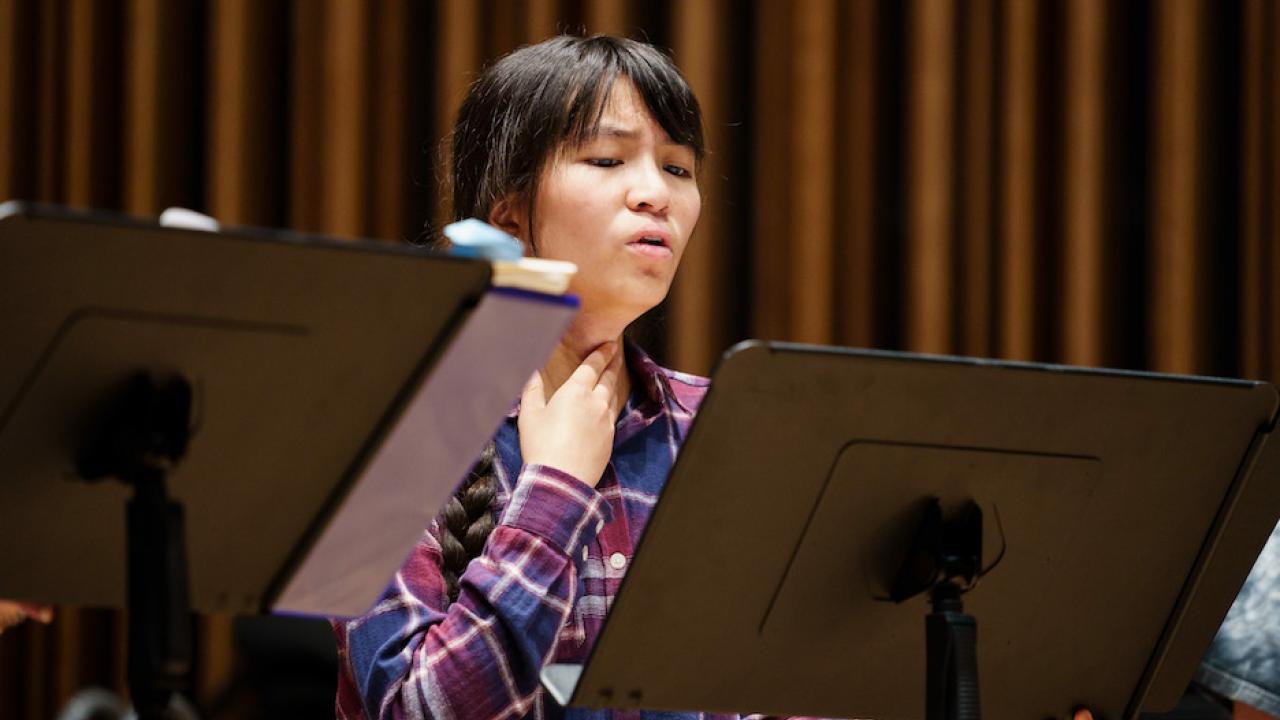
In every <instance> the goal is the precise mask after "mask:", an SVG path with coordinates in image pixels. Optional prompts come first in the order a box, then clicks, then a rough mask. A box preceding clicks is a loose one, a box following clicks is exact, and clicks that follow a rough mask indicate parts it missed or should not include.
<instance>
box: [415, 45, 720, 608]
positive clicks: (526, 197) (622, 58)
mask: <svg viewBox="0 0 1280 720" xmlns="http://www.w3.org/2000/svg"><path fill="white" fill-rule="evenodd" d="M619 77H625V78H627V79H628V80H630V81H631V83H632V84H633V85H634V86H635V88H636V90H637V91H638V92H639V94H640V97H641V98H642V99H643V101H644V104H645V106H646V107H647V109H648V110H649V112H650V113H651V114H652V115H653V118H654V119H655V120H656V121H657V122H658V124H659V125H661V126H662V129H663V130H664V131H665V132H666V133H667V135H668V137H670V138H671V139H672V140H673V141H675V142H676V143H679V144H681V145H687V146H689V147H690V148H692V149H693V152H694V157H695V159H696V160H697V161H698V162H699V163H700V162H701V161H702V158H703V156H704V155H705V143H704V141H703V134H702V111H701V109H700V108H699V106H698V100H697V98H696V97H694V94H693V90H691V89H690V88H689V84H688V82H686V81H685V79H684V77H683V76H682V75H681V74H680V71H679V70H677V69H676V66H675V64H673V63H672V62H671V58H669V57H667V56H666V55H665V54H663V53H662V51H660V50H658V49H657V48H655V47H653V46H652V45H647V44H645V43H642V42H637V41H635V40H628V39H626V38H618V37H610V36H607V35H595V36H592V37H585V38H584V37H572V36H568V35H561V36H559V37H554V38H551V39H549V40H546V41H543V42H541V43H538V44H536V45H529V46H526V47H522V48H520V49H518V50H516V51H514V52H512V53H510V54H508V55H506V56H504V57H502V58H501V59H499V60H498V61H497V62H495V63H494V64H492V65H490V66H489V67H488V68H486V69H485V71H484V72H482V73H481V74H480V76H479V77H477V78H476V80H475V82H473V83H472V85H471V88H470V90H469V91H468V93H467V97H466V99H465V100H464V101H463V103H462V106H461V108H460V109H459V110H458V117H457V120H456V121H455V122H454V126H453V133H452V136H451V158H450V163H449V164H450V169H451V172H450V175H449V179H450V183H451V185H452V195H453V198H452V199H453V208H452V215H453V217H454V219H457V220H461V219H465V218H471V217H475V218H480V219H488V218H489V215H490V213H491V212H492V210H493V207H494V205H495V204H496V203H498V202H499V201H500V200H502V199H504V198H508V197H513V198H514V199H516V200H517V201H518V202H519V204H521V205H523V206H524V207H527V208H529V209H530V210H529V213H530V222H529V225H530V227H531V228H532V226H533V222H532V209H533V207H534V203H533V200H534V198H535V197H536V195H537V190H538V179H539V178H540V177H541V175H542V172H543V170H544V169H545V168H546V167H547V164H548V162H549V161H550V160H551V159H552V158H553V157H555V155H556V153H558V152H561V151H562V150H563V149H565V148H567V147H568V148H571V147H575V146H578V145H581V144H582V143H583V142H586V141H587V140H588V139H589V138H591V137H592V136H594V135H595V133H596V130H597V128H598V127H599V124H600V118H601V116H602V115H603V113H604V110H605V106H606V103H607V101H608V98H609V94H610V92H611V91H612V89H613V83H614V81H615V80H617V79H618V78H619ZM521 240H523V241H524V242H525V243H527V244H528V245H529V247H530V248H531V249H532V250H534V251H535V253H534V254H536V249H537V246H536V243H535V242H534V239H533V238H532V237H528V238H521ZM438 242H443V240H441V241H438ZM496 463H497V453H496V450H495V448H494V446H493V444H492V443H490V444H489V446H488V447H487V448H485V450H484V452H483V453H481V455H480V459H479V461H478V462H477V463H476V464H475V466H474V467H472V468H471V471H470V472H469V473H467V477H466V478H465V479H464V480H463V482H462V484H461V486H459V488H458V491H457V493H456V494H455V495H454V497H452V498H451V499H450V500H449V503H448V505H446V506H445V508H444V511H443V512H442V515H441V518H440V519H439V521H438V523H437V527H438V529H439V533H440V544H441V547H442V549H443V554H444V566H443V573H444V578H445V583H446V588H447V591H448V595H449V601H450V602H453V601H455V600H457V597H458V592H459V578H460V577H461V576H462V573H463V572H464V571H465V570H466V568H467V565H468V563H470V561H471V559H472V558H474V557H477V556H478V555H479V554H480V553H481V552H482V551H483V550H484V545H485V542H486V541H487V540H488V538H489V534H490V533H491V532H493V528H494V525H495V519H494V508H493V505H494V500H495V498H496V497H497V487H498V480H497V475H496Z"/></svg>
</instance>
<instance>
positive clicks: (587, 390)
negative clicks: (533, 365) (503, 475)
mask: <svg viewBox="0 0 1280 720" xmlns="http://www.w3.org/2000/svg"><path fill="white" fill-rule="evenodd" d="M622 356H623V353H622V352H620V351H619V350H618V343H616V342H608V343H605V344H603V345H601V346H600V347H598V348H596V349H595V350H593V351H592V352H591V354H590V355H588V356H587V358H586V359H585V360H583V361H582V364H581V365H579V366H578V367H577V369H575V370H574V371H573V374H572V375H570V376H569V379H568V380H566V381H565V383H564V384H563V385H561V386H560V387H559V388H558V389H557V390H556V391H555V394H553V395H552V396H551V397H550V398H548V397H547V396H546V392H545V391H544V389H543V385H542V376H541V375H539V374H538V373H534V375H533V377H532V378H531V379H530V380H529V383H528V384H527V385H525V388H524V394H523V395H522V396H521V398H520V419H519V421H518V427H519V428H520V454H521V455H522V456H523V458H524V462H525V464H526V465H535V464H536V465H547V466H549V467H553V468H555V469H557V470H560V471H562V472H566V473H568V474H570V475H572V476H574V477H576V478H578V479H579V480H581V481H582V482H584V483H586V484H588V485H590V486H592V487H595V485H596V483H598V482H600V476H601V475H603V474H604V468H605V466H606V465H608V463H609V456H610V455H612V454H613V426H614V421H615V420H616V418H617V416H618V410H619V408H617V407H616V405H617V401H616V400H615V395H616V392H615V390H616V388H617V384H618V378H619V375H620V374H621V373H622V372H623V362H622Z"/></svg>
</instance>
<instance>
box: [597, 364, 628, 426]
mask: <svg viewBox="0 0 1280 720" xmlns="http://www.w3.org/2000/svg"><path fill="white" fill-rule="evenodd" d="M625 368H626V362H625V361H624V360H623V353H620V352H619V353H614V356H613V359H612V360H610V361H609V364H608V365H607V366H606V367H605V369H604V372H602V373H600V381H599V382H597V383H596V391H597V392H602V393H604V394H605V399H606V400H607V401H608V403H609V409H610V410H612V411H613V413H614V414H615V415H616V414H617V413H618V411H619V410H621V409H622V408H621V401H620V399H619V398H618V383H619V382H621V381H622V373H624V372H626V370H625Z"/></svg>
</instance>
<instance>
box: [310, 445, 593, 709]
mask: <svg viewBox="0 0 1280 720" xmlns="http://www.w3.org/2000/svg"><path fill="white" fill-rule="evenodd" d="M609 514H610V513H609V508H608V506H607V505H606V504H605V503H604V502H603V499H602V497H601V495H600V494H599V493H598V492H596V490H595V488H593V487H591V486H589V485H587V484H585V483H583V482H581V481H579V480H578V479H577V478H575V477H573V476H571V475H569V474H567V473H564V472H561V471H559V470H557V469H555V468H552V467H547V466H542V465H527V466H525V467H524V468H523V469H522V470H521V473H520V477H519V479H518V481H517V482H516V484H515V489H514V491H513V492H512V495H511V498H510V501H509V502H508V504H507V506H506V507H505V508H504V509H503V511H502V513H501V516H500V517H499V522H498V524H497V526H496V527H495V528H494V530H493V533H492V534H491V535H490V536H489V539H488V542H487V543H486V545H485V549H484V552H483V553H482V554H481V555H480V556H479V557H477V558H475V559H474V560H472V561H471V563H470V565H468V566H467V569H466V571H465V572H464V573H463V574H462V577H460V578H459V594H458V600H457V601H456V602H454V603H453V604H448V600H447V596H446V593H445V582H444V577H443V575H442V573H441V569H440V568H441V563H442V555H441V550H440V543H439V541H438V539H437V535H436V527H437V524H438V521H437V523H433V524H432V527H431V528H430V529H429V530H428V531H427V532H426V533H424V535H423V538H422V540H421V541H419V543H418V544H417V546H415V548H414V550H413V552H412V554H411V555H410V556H409V558H408V560H406V561H405V563H404V565H403V566H402V567H401V568H400V570H399V572H397V573H396V576H395V579H394V580H393V581H392V583H391V586H390V587H389V588H388V590H387V592H386V594H385V595H384V596H383V598H382V600H380V601H379V603H378V604H377V605H376V606H375V607H374V608H373V610H371V611H370V612H369V613H368V614H367V615H364V616H362V617H359V618H355V619H353V620H351V621H347V622H334V631H335V634H336V636H337V640H338V653H339V661H340V663H341V665H340V667H341V669H340V675H339V688H338V698H337V716H338V717H339V718H356V717H370V718H372V717H377V718H402V717H414V718H417V717H431V718H442V719H444V718H447V719H450V720H455V719H456V720H488V719H489V718H497V717H501V716H505V715H514V716H517V717H519V716H521V715H524V714H525V713H526V712H527V711H528V710H529V708H530V707H531V706H532V703H533V702H535V699H536V696H537V690H538V675H539V673H540V672H541V670H542V666H543V665H544V664H545V663H546V662H547V661H548V660H549V659H550V658H551V657H552V655H553V654H554V652H555V644H556V639H557V637H558V635H559V631H560V628H561V626H562V625H563V624H564V623H565V621H566V620H567V619H568V618H569V615H570V613H571V612H572V609H573V604H574V602H575V600H576V599H577V595H578V576H579V572H580V570H581V566H582V563H583V554H584V550H585V548H586V546H587V544H588V543H590V542H591V541H592V540H593V539H594V538H595V536H596V535H597V534H598V533H599V531H600V529H601V528H602V527H603V526H604V523H606V522H608V521H609V519H610V518H609Z"/></svg>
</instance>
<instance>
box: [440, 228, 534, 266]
mask: <svg viewBox="0 0 1280 720" xmlns="http://www.w3.org/2000/svg"><path fill="white" fill-rule="evenodd" d="M444 235H445V237H447V238H449V242H450V243H451V245H452V247H451V248H450V250H449V252H450V253H451V254H453V255H459V256H461V257H477V258H485V259H486V260H519V259H520V258H522V257H524V245H522V244H521V243H520V241H519V240H517V239H515V238H513V237H511V236H510V235H508V234H506V233H504V232H502V231H501V230H499V229H498V228H496V227H494V226H492V225H490V224H489V223H486V222H483V221H481V220H477V219H475V218H467V219H466V220H459V221H458V222H456V223H450V224H448V225H445V226H444Z"/></svg>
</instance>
